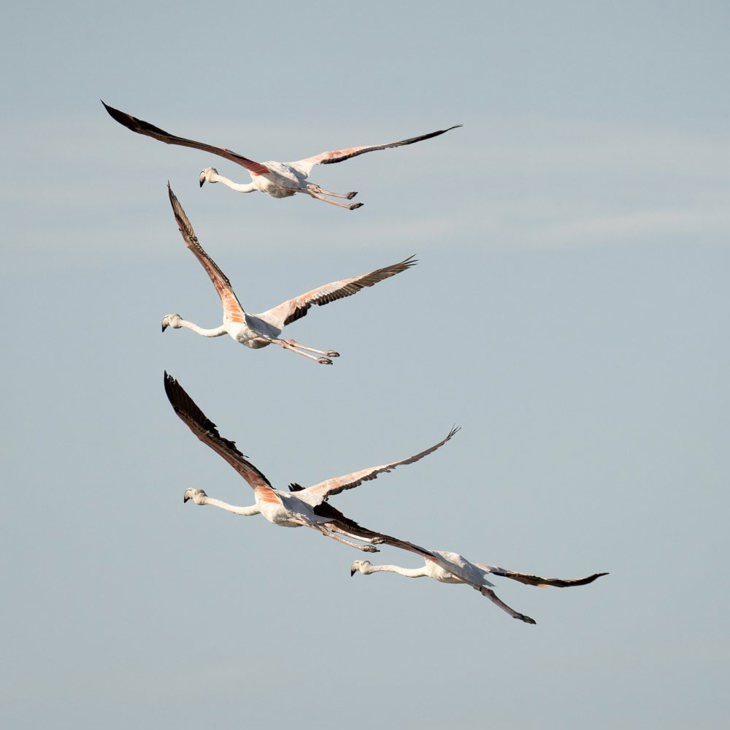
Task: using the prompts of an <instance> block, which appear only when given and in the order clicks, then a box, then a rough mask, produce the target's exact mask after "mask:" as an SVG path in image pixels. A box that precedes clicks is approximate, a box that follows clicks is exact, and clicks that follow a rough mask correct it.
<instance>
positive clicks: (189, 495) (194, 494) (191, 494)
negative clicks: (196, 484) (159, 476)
mask: <svg viewBox="0 0 730 730" xmlns="http://www.w3.org/2000/svg"><path fill="white" fill-rule="evenodd" d="M207 496H208V495H207V494H206V493H205V492H204V491H203V490H202V489H194V488H193V487H188V488H187V489H186V490H185V494H183V503H185V502H187V501H188V500H189V499H192V500H193V502H195V504H205V500H206V498H207Z"/></svg>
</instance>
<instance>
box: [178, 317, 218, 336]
mask: <svg viewBox="0 0 730 730" xmlns="http://www.w3.org/2000/svg"><path fill="white" fill-rule="evenodd" d="M180 327H185V328H187V329H189V330H192V331H193V332H197V333H198V334H199V335H203V337H220V336H221V335H226V334H228V329H227V328H226V326H225V324H221V325H219V326H218V327H211V328H210V329H207V328H206V327H199V326H198V325H197V324H195V322H188V320H186V319H181V320H180Z"/></svg>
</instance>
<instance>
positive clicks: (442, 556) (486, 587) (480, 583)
mask: <svg viewBox="0 0 730 730" xmlns="http://www.w3.org/2000/svg"><path fill="white" fill-rule="evenodd" d="M386 542H387V543H388V544H389V545H394V546H396V547H400V548H402V549H404V550H408V551H410V552H413V553H416V554H418V555H420V556H421V557H423V558H425V564H424V565H423V566H422V567H420V568H403V567H401V566H399V565H373V564H372V563H371V562H370V561H369V560H355V561H354V562H353V564H352V567H351V568H350V575H351V576H353V575H355V573H358V572H359V573H362V574H363V575H371V574H372V573H378V572H385V573H397V574H398V575H403V576H405V577H406V578H433V579H434V580H437V581H439V582H441V583H465V584H467V585H470V586H471V587H472V588H474V589H476V590H477V591H479V592H480V593H481V594H482V595H483V596H485V597H486V598H488V599H489V600H490V601H492V602H493V603H495V604H496V605H497V606H499V607H500V608H501V609H502V610H503V611H506V612H507V613H508V614H509V615H510V616H512V618H516V619H519V620H520V621H524V622H525V623H528V624H534V623H536V622H535V620H534V619H532V618H530V617H529V616H526V615H525V614H523V613H518V612H517V611H515V610H514V609H513V608H511V607H510V606H508V605H507V604H506V603H504V602H503V601H502V600H501V599H500V598H499V597H498V596H497V595H496V593H495V592H494V591H493V590H491V589H492V587H493V586H494V583H491V582H490V581H489V580H487V576H488V575H490V574H491V575H499V576H501V577H504V578H511V579H512V580H516V581H519V582H520V583H526V584H528V585H534V586H556V587H558V588H567V587H570V586H582V585H586V584H587V583H592V582H593V581H594V580H596V578H600V577H601V576H602V575H608V573H594V574H593V575H589V576H586V577H585V578H575V579H569V580H564V579H562V578H541V577H540V576H537V575H527V574H526V573H515V572H514V571H512V570H506V569H505V568H499V567H497V566H496V565H485V564H483V563H472V562H471V561H469V560H467V559H466V558H465V557H464V556H463V555H459V554H458V553H453V552H447V551H442V550H434V551H431V550H426V549H425V548H422V547H419V546H418V545H414V544H413V543H410V542H407V541H405V540H400V541H398V540H396V541H394V540H392V539H391V540H386Z"/></svg>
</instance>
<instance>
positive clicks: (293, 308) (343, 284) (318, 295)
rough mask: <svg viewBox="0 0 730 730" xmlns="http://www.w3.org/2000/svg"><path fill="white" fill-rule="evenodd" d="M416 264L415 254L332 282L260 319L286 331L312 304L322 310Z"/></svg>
mask: <svg viewBox="0 0 730 730" xmlns="http://www.w3.org/2000/svg"><path fill="white" fill-rule="evenodd" d="M417 263H418V261H417V259H416V258H415V255H412V256H409V257H408V258H406V259H403V261H399V262H398V263H397V264H391V265H390V266H383V267H382V268H380V269H376V270H375V271H370V272H368V273H367V274H361V275H360V276H353V277H351V278H349V279H342V280H340V281H331V282H329V283H328V284H323V285H322V286H319V287H317V288H316V289H312V290H311V291H308V292H305V293H304V294H300V295H299V296H298V297H293V298H292V299H287V301H285V302H282V303H281V304H277V306H275V307H272V308H271V309H269V310H267V311H266V312H263V313H261V314H260V315H258V316H259V317H261V319H263V320H265V321H267V322H269V323H271V324H273V325H275V326H276V327H279V328H280V329H283V328H284V326H285V325H288V324H291V323H292V322H295V321H296V320H298V319H301V318H302V317H304V315H306V314H307V312H308V311H309V309H310V308H311V307H312V305H313V304H316V305H317V306H320V307H321V306H323V305H325V304H329V303H330V302H334V301H336V300H337V299H344V298H345V297H350V296H352V295H353V294H357V293H358V292H361V291H362V290H363V289H365V288H367V287H371V286H374V285H375V284H377V283H378V282H381V281H384V280H385V279H388V278H390V277H391V276H395V275H396V274H400V273H402V272H403V271H405V270H406V269H410V268H411V267H412V266H415V265H416V264H417Z"/></svg>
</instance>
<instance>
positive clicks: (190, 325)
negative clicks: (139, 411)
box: [162, 183, 416, 365]
mask: <svg viewBox="0 0 730 730" xmlns="http://www.w3.org/2000/svg"><path fill="white" fill-rule="evenodd" d="M167 190H168V195H169V197H170V204H171V205H172V210H173V213H174V215H175V220H176V221H177V225H178V227H179V229H180V233H181V234H182V237H183V240H184V241H185V244H186V245H187V247H188V248H189V249H190V250H191V251H192V252H193V253H194V254H195V256H196V258H197V259H198V261H200V263H201V264H202V266H203V268H204V269H205V270H206V272H207V273H208V276H209V277H210V280H211V281H212V282H213V286H215V288H216V290H217V292H218V296H219V297H220V299H221V303H222V304H223V324H221V325H220V326H218V327H213V328H211V329H206V328H203V327H200V326H198V325H197V324H195V323H194V322H189V321H187V320H184V319H183V318H182V317H181V316H180V315H179V314H166V315H165V316H164V317H163V318H162V331H163V332H164V331H165V330H166V329H167V328H168V327H172V328H173V329H179V328H180V327H186V328H187V329H190V330H193V332H197V333H198V334H199V335H203V336H204V337H220V336H221V335H226V334H227V335H229V336H230V337H232V338H233V339H234V340H236V342H240V343H241V344H242V345H246V347H250V348H252V349H258V348H261V347H266V346H267V345H270V344H272V343H273V344H275V345H279V346H280V347H283V348H284V349H285V350H291V351H292V352H295V353H297V354H298V355H303V356H304V357H306V358H309V359H310V360H316V361H317V362H318V363H320V364H323V365H331V364H332V359H331V358H333V357H339V353H337V352H335V351H334V350H316V349H315V348H313V347H308V346H307V345H302V344H301V343H300V342H297V341H296V340H291V339H281V338H280V337H279V335H280V334H281V331H282V329H284V326H285V325H287V324H290V323H291V322H294V321H296V320H297V319H299V318H300V317H303V316H304V315H305V314H306V313H307V312H308V311H309V308H310V307H311V306H312V305H313V304H317V305H319V306H322V305H323V304H328V303H329V302H333V301H335V300H336V299H343V298H344V297H349V296H352V295H353V294H357V293H358V292H359V291H361V290H362V289H364V288H365V287H368V286H373V285H374V284H377V283H378V282H380V281H383V279H387V278H389V277H391V276H395V275H396V274H400V273H401V272H402V271H405V270H406V269H409V268H410V267H411V266H415V264H416V259H415V258H414V257H413V256H409V257H408V258H407V259H404V260H403V261H400V262H399V263H397V264H392V265H391V266H385V267H383V268H382V269H376V270H375V271H371V272H370V273H368V274H362V275H361V276H354V277H352V278H350V279H342V280H341V281H333V282H330V283H329V284H325V285H324V286H320V287H317V288H316V289H312V290H311V291H308V292H306V293H305V294H302V295H301V296H298V297H294V298H293V299H288V300H287V301H285V302H282V303H281V304H279V305H278V306H276V307H273V308H272V309H269V310H267V311H265V312H262V313H261V314H249V313H248V312H245V311H244V310H243V307H241V305H240V303H239V301H238V298H237V297H236V294H235V292H234V291H233V289H232V288H231V282H230V281H229V280H228V277H227V276H226V275H225V274H224V273H223V272H222V271H221V270H220V269H219V268H218V265H217V264H216V263H215V261H213V259H212V258H211V257H210V256H208V254H207V253H206V252H205V250H204V249H203V247H202V246H201V245H200V242H199V241H198V238H197V236H196V235H195V231H194V230H193V227H192V225H191V223H190V221H189V220H188V217H187V215H186V214H185V211H184V210H183V207H182V205H180V201H179V200H178V199H177V197H176V196H175V193H173V192H172V188H171V187H170V184H169V183H168V185H167Z"/></svg>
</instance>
